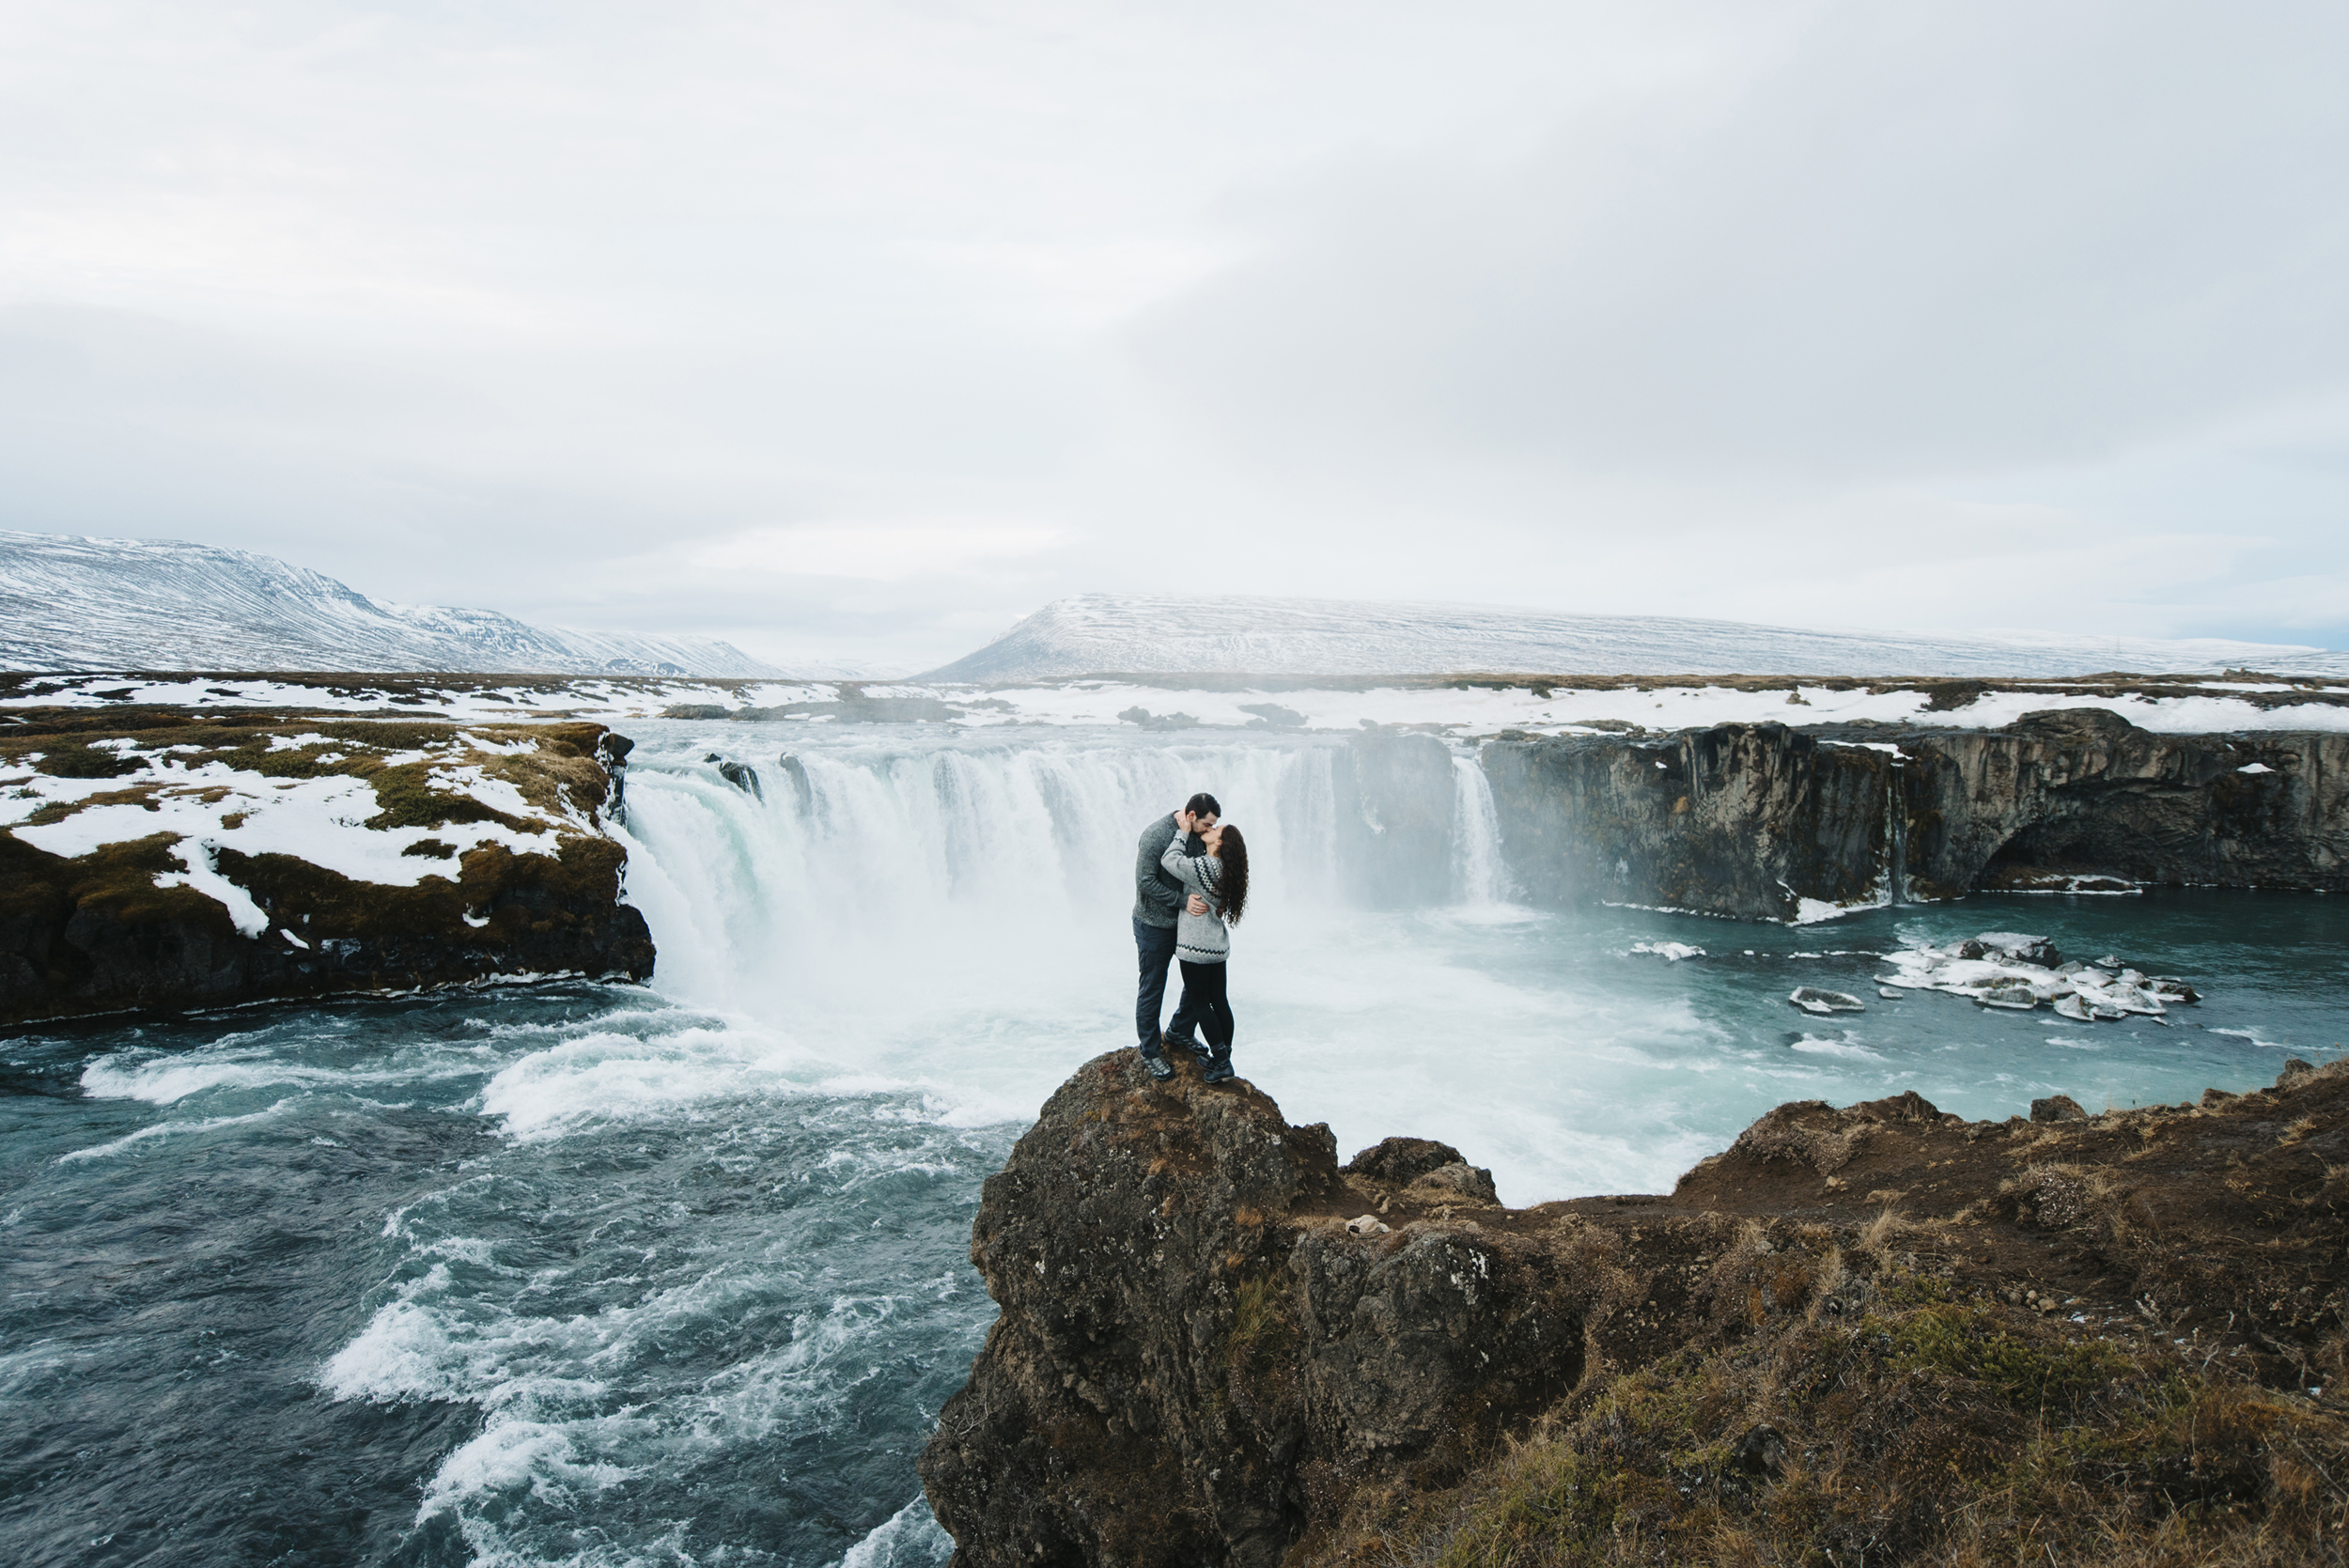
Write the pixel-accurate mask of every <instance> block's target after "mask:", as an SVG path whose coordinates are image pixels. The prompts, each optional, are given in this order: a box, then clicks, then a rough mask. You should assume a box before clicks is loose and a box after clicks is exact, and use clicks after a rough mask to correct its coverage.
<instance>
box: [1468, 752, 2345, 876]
mask: <svg viewBox="0 0 2349 1568" xmlns="http://www.w3.org/2000/svg"><path fill="white" fill-rule="evenodd" d="M1863 740H1864V741H1867V742H1873V743H1875V744H1873V745H1871V744H1860V743H1859V742H1861V741H1863ZM1887 743H1890V744H1896V745H1897V746H1898V748H1899V754H1898V755H1895V754H1893V753H1890V752H1887V751H1884V750H1881V749H1877V748H1878V747H1880V746H1882V745H1884V744H1887ZM1483 762H1484V767H1485V771H1486V777H1487V778H1488V779H1489V780H1490V781H1491V784H1492V788H1493V801H1494V808H1495V811H1496V813H1497V815H1498V816H1499V819H1500V824H1501V852H1502V855H1503V858H1504V859H1505V861H1506V862H1507V864H1508V866H1509V870H1510V873H1511V875H1512V876H1514V877H1516V879H1517V883H1518V884H1519V886H1520V887H1521V888H1522V890H1523V891H1524V892H1525V893H1526V895H1527V896H1529V897H1531V898H1532V899H1534V900H1535V901H1537V902H1542V903H1549V904H1565V903H1576V902H1588V901H1593V900H1600V899H1605V900H1610V901H1613V902H1618V903H1626V904H1639V905H1650V906H1661V907H1666V908H1683V909H1694V910H1699V911H1702V912H1704V913H1708V914H1725V915H1735V916H1739V917H1744V918H1751V919H1786V918H1788V917H1790V916H1791V915H1792V914H1794V913H1795V911H1796V908H1797V902H1798V900H1800V899H1802V898H1814V899H1820V900H1824V901H1826V902H1828V903H1836V904H1844V903H1853V902H1861V901H1866V900H1868V899H1871V898H1881V897H1884V896H1887V895H1888V894H1891V893H1895V892H1897V893H1898V894H1899V895H1900V896H1903V897H1906V898H1916V899H1937V898H1954V897H1957V896H1959V895H1960V894H1962V893H1966V892H1967V891H1968V890H1969V889H1971V888H1974V887H1976V886H1978V885H1980V884H1981V882H1982V881H1983V877H1984V876H1985V873H1991V874H1993V875H1997V874H1999V873H2003V872H2007V871H2010V870H2012V869H2014V868H2016V867H2036V868H2044V869H2047V870H2051V871H2062V872H2073V873H2101V874H2104V875H2108V876H2114V877H2124V878H2127V879H2130V880H2134V881H2142V882H2155V883H2203V884H2212V885H2217V886H2225V887H2268V888H2300V889H2320V888H2321V889H2326V890H2336V891H2337V890H2341V889H2345V888H2349V736H2341V735H2328V734H2250V735H2242V736H2168V735H2155V734H2154V733H2152V732H2150V731H2146V730H2142V729H2139V728H2137V727H2136V726H2135V725H2132V724H2131V723H2129V722H2128V721H2127V720H2125V719H2123V718H2122V717H2121V716H2120V715H2118V714H2115V713H2112V712H2109V711H2107V710H2104V709H2078V710H2059V711H2054V712H2048V713H2038V714H2031V715H2028V716H2027V717H2025V718H2024V719H2022V720H2019V721H2017V722H2015V723H2014V724H2011V725H2009V726H2007V727H2006V728H2004V729H2002V730H1954V731H1953V730H1942V729H1914V730H1899V731H1895V730H1890V729H1871V730H1866V731H1860V730H1857V729H1854V730H1826V731H1803V730H1795V729H1790V728H1788V727H1786V726H1785V725H1782V724H1724V725H1721V726H1719V727H1718V728H1715V729H1710V730H1698V731H1688V732H1683V733H1681V734H1678V735H1673V736H1669V737H1639V738H1624V737H1615V736H1579V737H1561V738H1558V739H1547V740H1519V741H1495V742H1492V743H1490V744H1488V745H1487V746H1486V748H1485V749H1484V753H1483ZM2252 765H2256V766H2258V767H2261V768H2265V769H2266V771H2263V772H2249V773H2247V772H2244V771H2242V769H2243V768H2246V767H2247V766H2252ZM1896 812H1897V815H1896ZM1896 846H1897V848H1898V850H1899V866H1898V870H1899V873H1900V879H1899V882H1898V884H1897V886H1896V885H1895V884H1894V883H1893V882H1892V881H1891V879H1890V877H1891V874H1892V872H1893V870H1894V869H1895V868H1894V858H1895V850H1896Z"/></svg>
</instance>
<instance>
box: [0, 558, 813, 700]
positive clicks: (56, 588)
mask: <svg viewBox="0 0 2349 1568" xmlns="http://www.w3.org/2000/svg"><path fill="white" fill-rule="evenodd" d="M0 669H10V670H350V671H391V670H412V671H427V670H450V671H459V670H472V671H487V672H495V673H500V674H516V675H530V674H540V673H545V674H553V675H596V674H614V675H780V674H782V673H783V672H781V671H778V670H776V669H775V668H774V667H773V666H771V665H768V664H763V663H760V662H759V661H758V660H754V659H753V658H751V657H750V656H749V655H748V654H746V653H744V652H742V651H741V650H740V649H739V648H737V647H735V646H733V645H732V644H727V643H720V642H714V641H711V640H708V639H705V638H692V637H647V636H641V635H636V634H632V633H622V632H598V631H570V630H565V629H555V628H549V627H537V626H531V625H529V624H527V623H526V622H522V621H518V620H515V619H514V618H513V617H512V616H510V615H501V614H499V613H497V612H495V611H492V610H457V609H446V608H443V607H439V606H434V605H407V604H390V603H386V602H384V601H383V600H381V599H372V598H368V597H367V596H366V595H365V594H362V593H360V592H358V591H357V590H355V589H352V588H349V587H346V586H345V585H344V584H342V583H340V582H335V581H334V579H333V578H331V577H327V576H324V575H322V574H320V573H318V572H314V571H309V570H305V569H304V568H303V567H295V566H289V565H288V564H287V563H286V562H284V561H280V560H278V559H277V558H276V557H274V556H270V555H255V554H251V553H248V552H247V551H241V550H219V549H215V548H213V547H211V546H210V545H199V544H191V543H189V542H187V541H186V540H183V539H100V538H81V537H74V536H66V535H57V534H16V533H8V532H0ZM792 673H793V674H803V675H830V674H834V673H841V672H832V671H829V670H825V671H818V670H807V671H794V672H792Z"/></svg>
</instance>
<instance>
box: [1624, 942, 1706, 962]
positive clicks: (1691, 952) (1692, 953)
mask: <svg viewBox="0 0 2349 1568" xmlns="http://www.w3.org/2000/svg"><path fill="white" fill-rule="evenodd" d="M1631 951H1632V952H1634V953H1653V954H1655V955H1657V957H1658V958H1662V959H1664V960H1666V961H1667V962H1669V963H1674V964H1677V963H1678V962H1680V960H1682V959H1683V958H1702V957H1703V956H1704V949H1703V948H1701V947H1691V946H1689V945H1688V943H1687V942H1633V943H1632V944H1631Z"/></svg>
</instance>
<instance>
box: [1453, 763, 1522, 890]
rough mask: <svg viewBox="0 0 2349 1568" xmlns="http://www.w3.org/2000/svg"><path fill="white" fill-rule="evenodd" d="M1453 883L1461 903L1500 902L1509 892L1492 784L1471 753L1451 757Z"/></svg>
mask: <svg viewBox="0 0 2349 1568" xmlns="http://www.w3.org/2000/svg"><path fill="white" fill-rule="evenodd" d="M1452 774H1453V784H1454V788H1453V803H1452V884H1453V895H1454V896H1455V898H1456V899H1458V900H1459V902H1461V903H1463V904H1499V903H1501V902H1502V901H1503V900H1504V899H1505V898H1507V896H1508V892H1509V888H1508V881H1509V877H1508V873H1507V872H1506V871H1505V870H1503V869H1502V867H1501V822H1500V818H1499V816H1498V815H1496V814H1495V813H1494V811H1493V789H1492V784H1491V782H1490V781H1489V780H1487V779H1486V777H1485V769H1484V768H1482V767H1480V766H1478V764H1477V761H1476V759H1475V758H1474V757H1464V756H1455V757H1454V758H1453V759H1452Z"/></svg>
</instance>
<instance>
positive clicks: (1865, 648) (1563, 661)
mask: <svg viewBox="0 0 2349 1568" xmlns="http://www.w3.org/2000/svg"><path fill="white" fill-rule="evenodd" d="M2238 666H2240V667H2248V668H2254V669H2260V670H2267V671H2276V672H2291V673H2298V674H2312V675H2349V654H2339V653H2326V652H2323V651H2322V650H2319V649H2315V648H2306V647H2291V646H2282V645H2279V644H2263V643H2230V642H2220V641H2216V640H2211V639H2200V640H2196V641H2192V642H2177V641H2165V640H2161V639H2155V638H2148V637H2120V638H2114V637H2077V636H2063V635H2060V634H2047V635H2040V636H2024V635H2016V636H2013V637H1989V636H1974V637H1962V636H1949V635H1941V634H1933V633H1921V632H1920V633H1909V632H1897V631H1803V630H1797V629H1793V628H1788V627H1773V626H1750V625H1747V624H1745V623H1743V622H1739V621H1698V620H1679V619H1674V618H1671V617H1666V616H1656V615H1560V614H1553V613H1548V612H1546V611H1539V610H1498V609H1494V608H1493V607H1491V606H1489V605H1461V604H1391V603H1377V602H1361V601H1350V600H1344V599H1309V598H1134V597H1128V596H1122V595H1112V594H1083V595H1080V596H1079V597H1077V598H1065V599H1059V600H1056V601H1055V602H1053V603H1051V604H1048V605H1046V606H1045V607H1044V608H1043V609H1041V610H1039V611H1037V612H1036V613H1034V614H1033V615H1030V616H1029V617H1028V618H1027V619H1026V620H1023V621H1021V622H1020V623H1019V625H1018V626H1015V627H1013V628H1012V629H1011V630H1009V631H1008V632H1005V633H1004V634H1003V636H1002V637H1000V638H998V639H997V640H996V641H994V642H992V643H989V644H988V645H987V646H986V647H983V648H981V649H979V650H978V652H976V653H973V654H970V655H968V656H966V657H964V658H962V659H958V660H956V661H955V662H954V663H952V664H948V665H946V666H945V667H943V668H942V669H937V670H932V671H931V672H929V674H928V675H926V676H924V677H922V678H925V679H929V680H957V681H1019V680H1040V679H1048V678H1050V677H1053V676H1061V675H1097V674H1108V673H1112V672H1114V673H1119V674H1135V675H1145V674H1163V675H1174V674H1184V675H1196V674H1221V673H1228V674H1249V675H1434V674H1450V673H1455V672H1469V671H1494V672H1516V673H1524V674H1532V675H1733V674H1743V675H2011V676H2015V677H2018V678H2021V677H2034V676H2035V677H2045V676H2050V675H2088V674H2092V673H2095V672H2100V671H2108V670H2129V671H2136V672H2139V673H2143V674H2154V673H2171V672H2186V671H2197V670H2218V669H2224V668H2229V667H2238Z"/></svg>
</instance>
